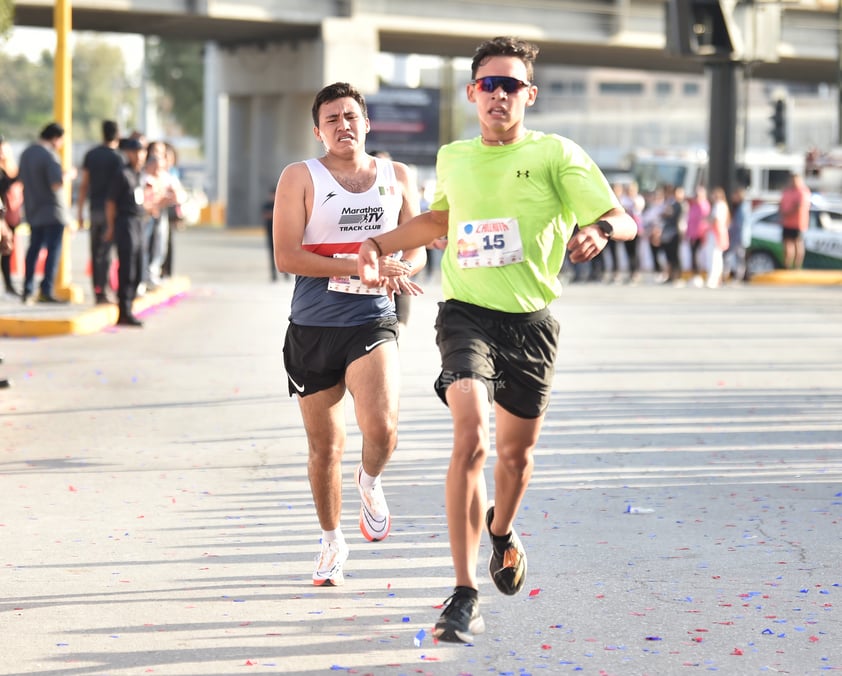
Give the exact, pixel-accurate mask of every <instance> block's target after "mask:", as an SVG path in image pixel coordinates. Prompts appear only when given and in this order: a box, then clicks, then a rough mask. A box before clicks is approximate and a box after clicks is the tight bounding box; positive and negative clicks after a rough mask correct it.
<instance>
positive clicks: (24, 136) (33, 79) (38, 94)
mask: <svg viewBox="0 0 842 676" xmlns="http://www.w3.org/2000/svg"><path fill="white" fill-rule="evenodd" d="M0 72H2V73H3V86H2V87H0V134H3V135H4V136H5V137H6V138H10V139H15V140H32V139H35V138H36V137H37V136H38V132H39V131H40V130H41V128H42V127H43V126H44V124H46V123H47V122H49V121H50V120H51V119H52V116H53V56H52V54H50V53H49V52H47V51H45V52H42V53H41V56H40V59H39V60H38V61H37V62H32V61H30V60H29V59H27V58H26V57H24V56H9V55H7V54H4V53H2V52H0Z"/></svg>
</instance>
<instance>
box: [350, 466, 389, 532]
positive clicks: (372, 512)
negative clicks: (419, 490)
mask: <svg viewBox="0 0 842 676" xmlns="http://www.w3.org/2000/svg"><path fill="white" fill-rule="evenodd" d="M362 471H363V466H362V465H360V466H359V467H357V473H356V475H355V477H354V478H355V481H356V482H357V489H359V491H360V501H361V504H360V532H361V533H362V534H363V537H365V539H366V540H368V541H369V542H378V541H380V540H385V539H386V536H387V535H388V534H389V529H390V528H391V527H392V519H391V517H390V516H389V507H388V505H387V504H386V496H385V495H383V487H382V486H381V485H380V480H379V479H378V480H377V481H376V482H375V484H374V486H372V487H371V488H365V487H364V486H363V485H362V484H361V483H360V476H361V474H362Z"/></svg>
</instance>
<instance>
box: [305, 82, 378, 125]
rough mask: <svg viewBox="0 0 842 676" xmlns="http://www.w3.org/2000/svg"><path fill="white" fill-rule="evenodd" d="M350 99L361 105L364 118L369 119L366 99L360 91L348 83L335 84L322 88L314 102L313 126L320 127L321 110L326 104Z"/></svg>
mask: <svg viewBox="0 0 842 676" xmlns="http://www.w3.org/2000/svg"><path fill="white" fill-rule="evenodd" d="M345 97H350V98H352V99H354V101H356V102H357V103H359V104H360V109H361V110H362V112H363V117H368V111H367V109H366V105H365V97H364V96H363V95H362V94H360V92H359V90H358V89H357V88H356V87H354V86H353V85H351V84H348V83H347V82H334V83H333V84H330V85H327V86H326V87H322V89H321V90H320V91H319V93H318V94H316V99H315V100H314V101H313V124H314V125H316V126H317V127H318V126H319V109H320V108H321V107H322V106H323V105H324V104H325V103H330V102H331V101H336V99H344V98H345Z"/></svg>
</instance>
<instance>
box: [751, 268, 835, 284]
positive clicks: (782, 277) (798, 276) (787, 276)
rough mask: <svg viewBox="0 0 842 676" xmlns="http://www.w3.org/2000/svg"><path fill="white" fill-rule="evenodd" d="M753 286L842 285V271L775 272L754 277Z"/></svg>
mask: <svg viewBox="0 0 842 676" xmlns="http://www.w3.org/2000/svg"><path fill="white" fill-rule="evenodd" d="M751 283H752V284H781V285H787V286H794V285H801V284H805V285H817V286H825V285H835V284H842V270H775V271H774V272H763V273H760V274H757V275H752V277H751Z"/></svg>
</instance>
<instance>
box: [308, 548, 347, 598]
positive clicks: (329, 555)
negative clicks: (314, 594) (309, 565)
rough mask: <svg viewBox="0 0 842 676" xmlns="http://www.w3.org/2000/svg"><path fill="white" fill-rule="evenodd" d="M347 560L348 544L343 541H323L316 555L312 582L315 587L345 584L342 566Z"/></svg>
mask: <svg viewBox="0 0 842 676" xmlns="http://www.w3.org/2000/svg"><path fill="white" fill-rule="evenodd" d="M347 560H348V545H347V544H345V542H344V541H340V542H325V541H324V540H322V550H321V551H320V552H319V555H318V556H317V557H316V570H314V571H313V584H314V585H316V586H317V587H323V586H324V587H340V586H341V585H343V584H345V576H344V575H343V574H342V566H343V565H344V563H345V561H347Z"/></svg>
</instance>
